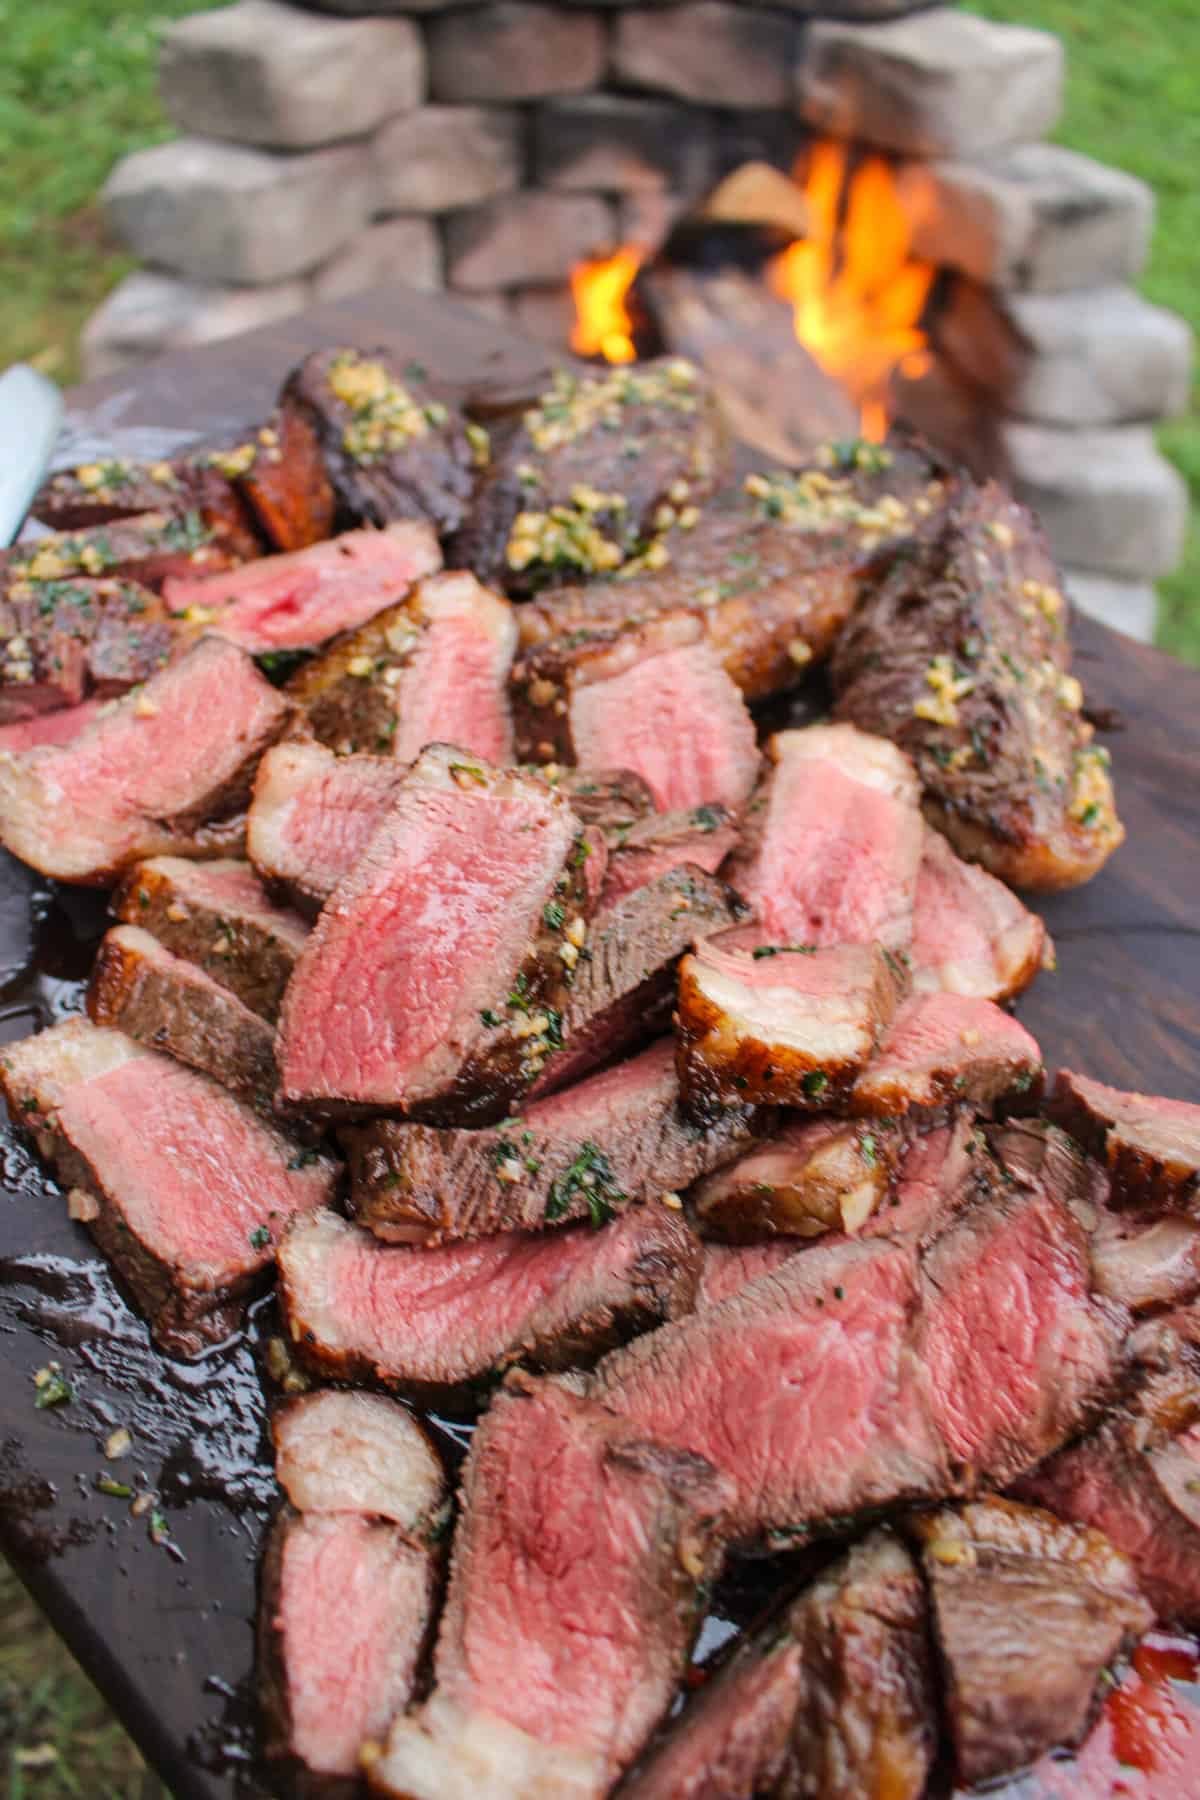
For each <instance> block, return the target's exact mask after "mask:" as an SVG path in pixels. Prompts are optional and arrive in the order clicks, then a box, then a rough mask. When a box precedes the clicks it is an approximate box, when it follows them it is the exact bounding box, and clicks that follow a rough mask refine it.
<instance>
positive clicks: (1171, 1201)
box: [1048, 1069, 1200, 1213]
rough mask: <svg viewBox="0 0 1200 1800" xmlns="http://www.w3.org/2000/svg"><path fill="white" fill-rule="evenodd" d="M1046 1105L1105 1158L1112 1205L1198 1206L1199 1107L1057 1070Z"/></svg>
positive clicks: (1185, 1208) (1175, 1208) (1095, 1153)
mask: <svg viewBox="0 0 1200 1800" xmlns="http://www.w3.org/2000/svg"><path fill="white" fill-rule="evenodd" d="M1048 1111H1049V1113H1050V1116H1051V1117H1052V1118H1054V1119H1056V1120H1057V1121H1058V1123H1059V1124H1060V1125H1062V1126H1063V1127H1064V1128H1065V1129H1066V1130H1067V1131H1069V1132H1070V1133H1071V1134H1072V1136H1073V1137H1076V1138H1078V1139H1079V1142H1080V1143H1081V1144H1083V1145H1084V1146H1085V1147H1086V1148H1087V1149H1088V1150H1089V1151H1090V1152H1091V1153H1092V1155H1093V1156H1097V1157H1099V1158H1100V1159H1101V1160H1102V1161H1103V1162H1105V1163H1106V1164H1107V1166H1108V1172H1109V1176H1110V1179H1111V1182H1112V1195H1113V1199H1114V1200H1115V1201H1117V1202H1118V1203H1119V1204H1121V1205H1124V1206H1136V1207H1149V1208H1152V1209H1154V1210H1166V1211H1178V1212H1188V1213H1197V1212H1200V1106H1195V1105H1189V1103H1188V1102H1187V1101H1185V1100H1164V1099H1161V1098H1159V1097H1158V1096H1156V1095H1152V1094H1127V1093H1122V1092H1121V1090H1120V1089H1119V1088H1113V1087H1106V1086H1105V1084H1104V1083H1103V1082H1102V1081H1092V1080H1090V1079H1089V1078H1088V1077H1087V1076H1086V1075H1073V1074H1072V1073H1071V1071H1070V1070H1069V1069H1062V1070H1060V1071H1059V1074H1058V1076H1057V1077H1056V1079H1055V1083H1054V1093H1053V1095H1052V1096H1051V1099H1050V1102H1049V1106H1048Z"/></svg>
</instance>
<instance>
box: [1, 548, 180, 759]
mask: <svg viewBox="0 0 1200 1800" xmlns="http://www.w3.org/2000/svg"><path fill="white" fill-rule="evenodd" d="M178 638H179V632H178V628H177V627H176V626H175V625H173V624H172V622H171V620H170V619H169V617H168V614H167V610H166V608H165V606H164V605H163V603H162V601H161V600H160V599H159V598H158V596H157V595H155V594H152V593H151V592H150V591H149V589H148V588H144V587H141V586H139V584H138V583H137V582H134V581H116V580H113V579H111V578H110V579H105V580H95V579H92V578H87V577H85V578H79V577H75V578H72V579H68V580H60V581H30V580H27V579H24V578H21V579H17V580H13V581H9V582H8V583H7V585H6V587H5V588H4V589H3V591H2V592H0V724H11V723H14V722H15V721H17V720H20V719H27V718H32V717H34V716H35V715H37V714H39V713H42V712H49V711H51V710H52V709H54V708H56V707H62V706H78V705H79V704H80V702H81V701H83V700H84V699H86V698H88V697H89V696H94V697H95V698H96V699H100V700H107V699H110V698H112V696H113V695H116V694H123V693H125V691H126V690H127V689H128V688H131V687H133V686H135V685H136V683H137V682H139V681H145V680H146V679H147V677H149V676H151V675H153V674H154V673H155V672H156V670H158V669H161V668H162V666H163V664H164V663H165V662H166V661H167V660H168V658H169V657H170V655H171V653H172V652H173V650H174V649H175V648H176V646H177V642H178Z"/></svg>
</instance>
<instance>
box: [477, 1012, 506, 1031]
mask: <svg viewBox="0 0 1200 1800" xmlns="http://www.w3.org/2000/svg"><path fill="white" fill-rule="evenodd" d="M479 1018H480V1022H481V1023H482V1024H484V1025H486V1026H487V1027H488V1029H489V1030H492V1031H494V1030H495V1028H496V1026H497V1025H500V1024H503V1020H502V1019H501V1017H500V1014H499V1013H494V1012H493V1011H492V1009H491V1007H490V1006H485V1007H484V1009H483V1011H482V1012H481V1013H480V1015H479Z"/></svg>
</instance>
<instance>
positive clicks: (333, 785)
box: [246, 741, 408, 915]
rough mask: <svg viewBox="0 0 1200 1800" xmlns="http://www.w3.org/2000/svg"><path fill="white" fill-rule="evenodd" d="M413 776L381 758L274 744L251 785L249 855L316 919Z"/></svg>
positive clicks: (276, 887)
mask: <svg viewBox="0 0 1200 1800" xmlns="http://www.w3.org/2000/svg"><path fill="white" fill-rule="evenodd" d="M407 773H408V771H407V769H406V768H405V767H404V765H403V764H397V763H395V762H393V761H392V760H391V759H390V758H389V757H383V756H335V755H334V753H333V751H332V750H327V749H326V748H325V746H324V745H323V744H310V743H305V742H300V741H295V742H288V743H285V744H276V745H275V746H274V747H273V748H272V749H270V750H268V751H267V754H266V755H265V756H264V757H263V759H262V761H261V762H260V763H259V765H258V773H257V775H256V776H255V778H254V796H253V798H252V800H251V802H250V810H249V812H248V813H247V815H246V854H247V855H248V856H249V858H250V861H251V862H252V863H253V864H254V867H255V868H256V870H257V871H258V873H259V875H261V877H262V879H263V880H264V881H265V882H266V884H267V886H268V887H269V888H270V890H271V892H272V893H278V894H279V895H281V896H282V897H283V898H285V899H286V900H287V901H288V902H289V904H291V905H293V906H297V907H300V908H301V909H302V910H303V911H304V912H306V913H308V914H310V915H315V914H316V913H318V912H319V911H320V910H321V908H322V907H323V906H324V904H325V902H326V901H327V900H328V898H329V896H330V894H332V892H333V890H334V888H336V887H337V885H338V883H339V881H341V880H342V879H343V877H344V876H346V875H348V874H349V872H350V870H351V869H352V868H353V867H354V865H355V863H356V862H357V861H358V859H359V857H360V856H361V855H362V853H363V851H364V850H365V849H366V847H367V845H368V844H369V843H370V841H371V838H372V837H373V836H374V834H375V832H376V831H377V830H378V828H379V825H380V823H381V821H382V819H383V816H384V814H385V813H386V812H387V809H388V806H389V804H390V802H391V799H392V796H393V794H394V793H395V792H396V789H397V787H398V786H399V784H400V782H401V781H403V779H404V777H405V776H406V775H407Z"/></svg>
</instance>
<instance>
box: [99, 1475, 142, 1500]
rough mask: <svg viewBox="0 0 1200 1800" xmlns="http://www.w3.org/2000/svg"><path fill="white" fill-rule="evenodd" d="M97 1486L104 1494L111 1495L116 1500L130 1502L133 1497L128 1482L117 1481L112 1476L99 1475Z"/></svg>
mask: <svg viewBox="0 0 1200 1800" xmlns="http://www.w3.org/2000/svg"><path fill="white" fill-rule="evenodd" d="M96 1486H97V1487H98V1488H99V1490H100V1492H101V1493H102V1494H111V1495H112V1497H113V1499H114V1500H128V1499H130V1498H131V1497H132V1495H133V1489H132V1488H131V1487H130V1485H129V1483H128V1482H127V1481H117V1480H116V1479H115V1478H114V1477H113V1476H111V1475H97V1477H96Z"/></svg>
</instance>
